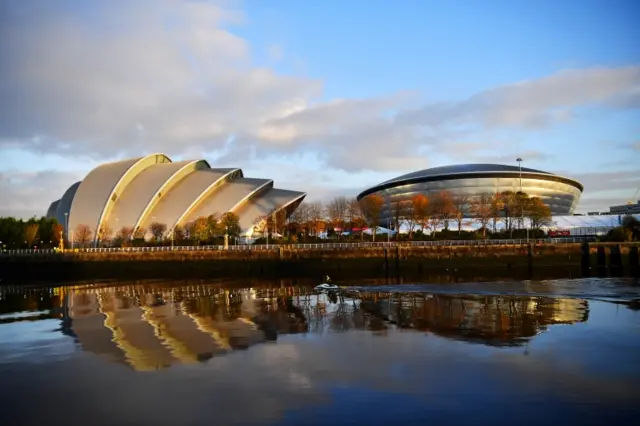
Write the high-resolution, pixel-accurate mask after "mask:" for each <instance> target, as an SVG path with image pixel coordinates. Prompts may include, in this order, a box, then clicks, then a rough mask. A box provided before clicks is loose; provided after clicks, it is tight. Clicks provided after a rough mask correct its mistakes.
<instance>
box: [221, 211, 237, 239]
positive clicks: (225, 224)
mask: <svg viewBox="0 0 640 426" xmlns="http://www.w3.org/2000/svg"><path fill="white" fill-rule="evenodd" d="M220 229H221V230H223V229H224V230H225V232H226V233H227V234H228V235H229V236H232V237H237V236H239V235H240V232H241V229H240V218H239V217H238V215H237V214H235V213H233V212H226V213H225V214H223V215H222V217H220Z"/></svg>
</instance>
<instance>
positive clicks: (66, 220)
mask: <svg viewBox="0 0 640 426" xmlns="http://www.w3.org/2000/svg"><path fill="white" fill-rule="evenodd" d="M64 232H65V234H66V235H67V241H69V212H65V213H64Z"/></svg>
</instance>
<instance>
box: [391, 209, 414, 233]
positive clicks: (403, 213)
mask: <svg viewBox="0 0 640 426" xmlns="http://www.w3.org/2000/svg"><path fill="white" fill-rule="evenodd" d="M410 210H411V202H410V201H406V200H398V201H395V202H393V203H391V216H392V218H393V228H394V230H395V231H396V238H398V236H399V235H400V226H401V225H402V224H403V223H404V222H405V220H406V218H407V215H408V214H409V212H410Z"/></svg>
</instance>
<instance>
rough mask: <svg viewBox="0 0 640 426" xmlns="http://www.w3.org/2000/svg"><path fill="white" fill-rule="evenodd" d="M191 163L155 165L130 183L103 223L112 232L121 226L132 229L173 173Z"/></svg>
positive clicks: (180, 162)
mask: <svg viewBox="0 0 640 426" xmlns="http://www.w3.org/2000/svg"><path fill="white" fill-rule="evenodd" d="M191 163H192V161H179V162H175V163H161V164H155V165H153V166H151V167H149V168H147V169H145V170H143V171H142V172H141V173H140V174H139V175H138V176H136V177H135V179H133V180H132V181H131V183H130V184H129V185H127V187H126V188H125V190H124V191H123V192H122V194H121V195H120V197H118V200H117V201H116V203H115V205H114V206H113V209H112V210H111V214H110V215H109V218H107V220H106V221H105V223H107V224H108V225H109V226H110V227H111V228H112V229H114V231H117V230H118V229H120V228H122V227H123V226H127V227H134V226H135V225H136V223H137V221H138V218H139V217H140V216H141V215H142V213H143V212H144V210H145V208H146V207H147V205H148V204H149V203H150V202H151V201H152V200H153V197H154V195H155V194H156V192H157V191H158V190H159V189H160V188H161V187H162V186H163V185H164V184H165V183H166V182H167V180H168V179H169V178H171V177H172V176H173V175H174V173H176V172H177V171H179V170H180V169H181V168H183V167H184V166H186V165H188V164H191Z"/></svg>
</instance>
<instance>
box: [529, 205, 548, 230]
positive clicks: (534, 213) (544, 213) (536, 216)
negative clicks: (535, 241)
mask: <svg viewBox="0 0 640 426" xmlns="http://www.w3.org/2000/svg"><path fill="white" fill-rule="evenodd" d="M525 212H526V214H527V218H528V219H529V221H530V222H531V229H534V230H536V231H537V230H540V228H542V227H543V226H549V225H551V224H552V222H551V209H550V208H549V206H547V205H546V204H545V203H544V201H542V200H541V199H540V198H538V197H532V198H529V199H527V208H526V210H525Z"/></svg>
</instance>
